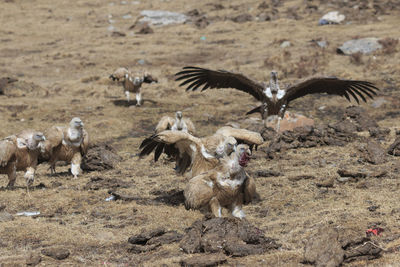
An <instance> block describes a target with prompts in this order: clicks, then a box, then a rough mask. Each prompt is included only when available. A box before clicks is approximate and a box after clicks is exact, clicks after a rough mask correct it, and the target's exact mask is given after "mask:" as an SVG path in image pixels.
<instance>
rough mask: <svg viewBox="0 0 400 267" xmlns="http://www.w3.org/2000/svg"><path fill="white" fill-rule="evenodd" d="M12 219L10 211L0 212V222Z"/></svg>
mask: <svg viewBox="0 0 400 267" xmlns="http://www.w3.org/2000/svg"><path fill="white" fill-rule="evenodd" d="M12 220H14V216H12V215H11V214H10V213H8V212H6V211H1V212H0V222H9V221H12Z"/></svg>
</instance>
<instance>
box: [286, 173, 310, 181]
mask: <svg viewBox="0 0 400 267" xmlns="http://www.w3.org/2000/svg"><path fill="white" fill-rule="evenodd" d="M309 179H315V177H314V176H312V175H297V176H292V177H289V178H288V180H289V181H291V182H297V181H300V180H309Z"/></svg>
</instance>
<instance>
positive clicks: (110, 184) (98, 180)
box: [83, 177, 131, 190]
mask: <svg viewBox="0 0 400 267" xmlns="http://www.w3.org/2000/svg"><path fill="white" fill-rule="evenodd" d="M130 186H131V184H130V183H127V182H124V181H122V180H120V179H117V178H110V179H106V178H102V177H92V178H90V181H89V182H87V184H86V185H85V186H84V187H83V188H84V189H85V190H99V189H104V188H112V189H115V188H128V187H130Z"/></svg>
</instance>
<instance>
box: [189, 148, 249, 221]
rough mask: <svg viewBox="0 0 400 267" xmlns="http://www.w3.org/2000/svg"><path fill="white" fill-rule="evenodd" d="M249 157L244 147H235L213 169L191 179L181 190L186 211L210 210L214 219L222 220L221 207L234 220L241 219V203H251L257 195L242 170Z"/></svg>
mask: <svg viewBox="0 0 400 267" xmlns="http://www.w3.org/2000/svg"><path fill="white" fill-rule="evenodd" d="M250 155H251V151H250V149H249V147H248V146H247V145H245V144H240V145H237V146H236V145H235V147H234V151H233V152H232V153H231V154H230V155H227V156H225V157H223V158H222V159H221V160H220V162H219V164H218V165H217V166H215V168H213V169H211V170H209V171H207V172H204V173H201V174H199V175H197V176H195V177H193V178H192V179H190V181H189V183H188V184H187V186H186V188H185V190H184V196H185V207H186V209H202V208H209V210H211V212H212V214H213V215H214V216H215V217H221V216H222V212H221V210H222V207H224V208H227V209H228V210H229V211H230V212H231V213H232V215H233V216H234V217H238V218H240V219H242V218H244V217H245V214H244V212H243V211H242V204H247V203H248V202H250V201H251V199H252V198H253V197H254V195H255V193H256V187H255V183H254V179H253V178H251V177H249V176H248V175H247V174H246V172H245V171H244V167H246V166H247V163H248V161H249V160H250Z"/></svg>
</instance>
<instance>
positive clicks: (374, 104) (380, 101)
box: [371, 97, 388, 108]
mask: <svg viewBox="0 0 400 267" xmlns="http://www.w3.org/2000/svg"><path fill="white" fill-rule="evenodd" d="M386 103H388V101H387V100H386V99H385V98H383V97H379V98H376V99H375V100H374V101H372V104H371V106H372V107H374V108H379V107H381V106H382V105H384V104H386Z"/></svg>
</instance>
